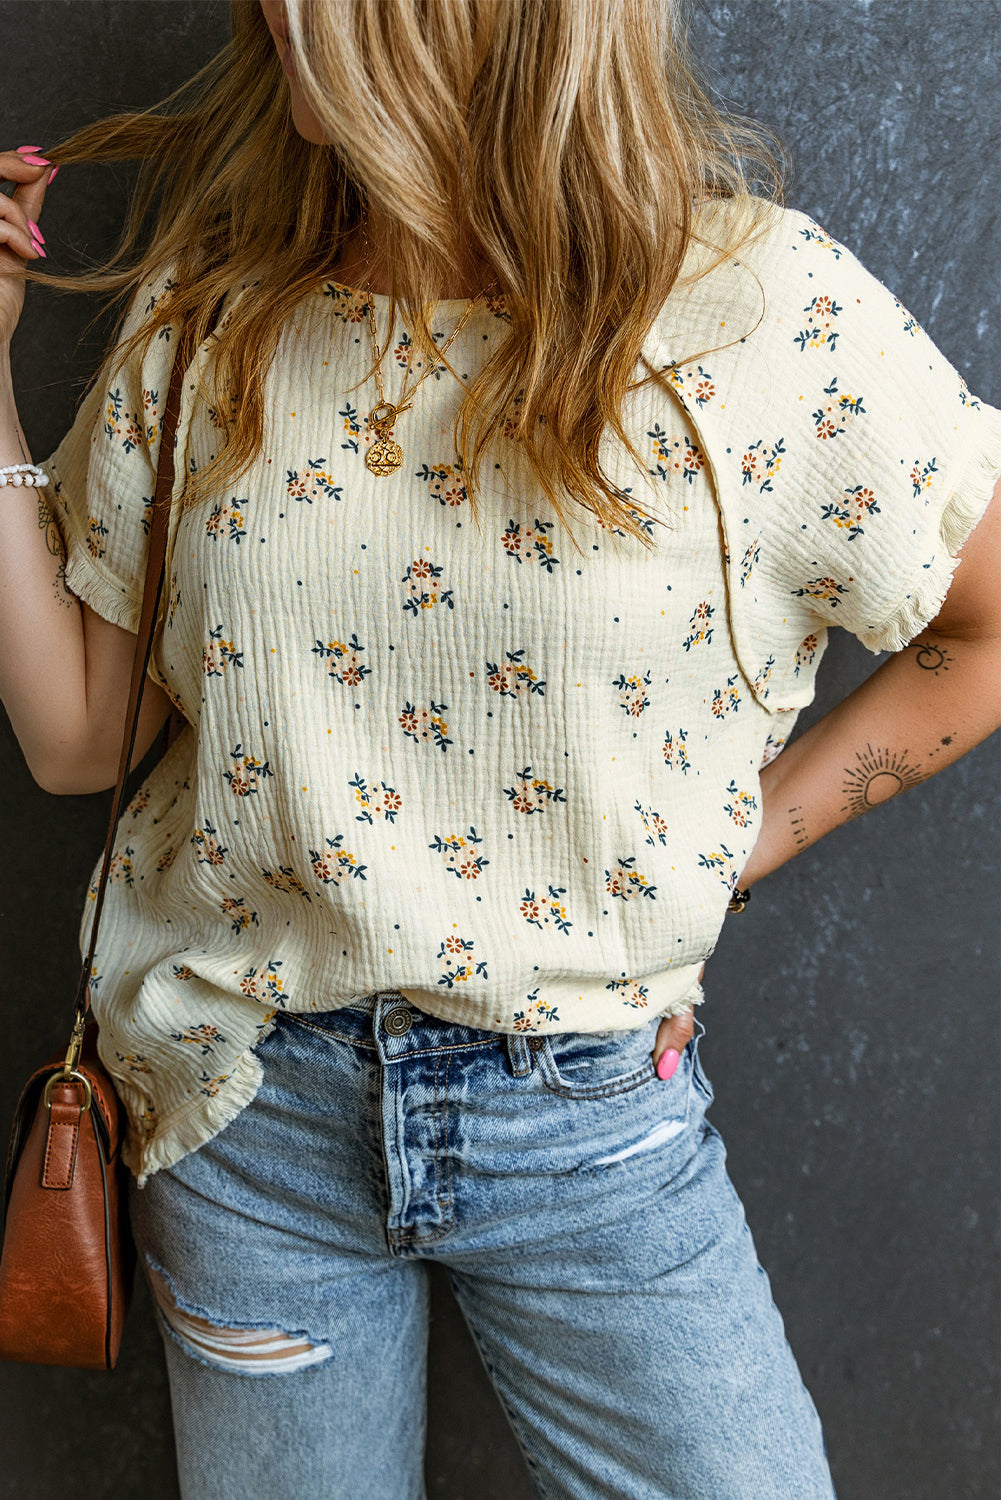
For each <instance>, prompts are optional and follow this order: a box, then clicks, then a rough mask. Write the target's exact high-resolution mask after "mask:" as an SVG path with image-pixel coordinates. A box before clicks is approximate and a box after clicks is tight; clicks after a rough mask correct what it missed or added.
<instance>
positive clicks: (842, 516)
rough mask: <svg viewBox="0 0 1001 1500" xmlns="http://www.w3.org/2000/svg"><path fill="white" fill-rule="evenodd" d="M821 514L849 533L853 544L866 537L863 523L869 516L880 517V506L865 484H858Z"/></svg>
mask: <svg viewBox="0 0 1001 1500" xmlns="http://www.w3.org/2000/svg"><path fill="white" fill-rule="evenodd" d="M912 478H913V476H912ZM820 514H821V518H822V519H823V520H825V521H833V522H834V524H835V526H839V527H840V528H841V530H842V531H844V532H847V537H846V540H847V541H849V542H853V541H854V540H855V538H856V537H857V536H864V535H865V528H864V527H863V525H862V522H863V520H865V518H866V517H867V516H875V515H878V514H879V506H878V505H877V504H876V496H875V495H874V494H873V492H872V490H870V489H868V488H867V487H866V486H865V485H863V484H856V485H852V486H851V487H850V488H848V489H845V490H843V491H842V497H841V499H840V500H832V501H831V502H830V503H829V504H827V505H822V506H821V507H820Z"/></svg>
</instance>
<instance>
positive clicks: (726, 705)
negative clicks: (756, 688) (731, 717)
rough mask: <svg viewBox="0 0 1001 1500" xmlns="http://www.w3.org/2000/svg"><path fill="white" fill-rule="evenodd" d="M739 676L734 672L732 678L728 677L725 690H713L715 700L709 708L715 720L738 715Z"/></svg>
mask: <svg viewBox="0 0 1001 1500" xmlns="http://www.w3.org/2000/svg"><path fill="white" fill-rule="evenodd" d="M739 675H740V674H739V673H737V672H734V674H733V676H732V677H728V678H727V679H726V687H725V688H713V700H712V703H711V704H710V705H709V708H710V711H711V712H712V715H713V718H714V719H722V718H724V717H725V716H726V715H727V714H730V713H734V714H735V713H737V712H738V710H739V709H740V693H739V691H738V689H737V678H738V676H739Z"/></svg>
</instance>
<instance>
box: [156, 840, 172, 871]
mask: <svg viewBox="0 0 1001 1500" xmlns="http://www.w3.org/2000/svg"><path fill="white" fill-rule="evenodd" d="M176 858H177V849H176V848H175V847H174V846H173V845H171V847H170V848H169V849H165V850H164V851H163V853H162V854H161V855H160V857H159V859H158V860H157V862H156V869H158V870H169V869H170V867H171V865H172V864H173V863H174V860H175V859H176Z"/></svg>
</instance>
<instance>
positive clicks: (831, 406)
mask: <svg viewBox="0 0 1001 1500" xmlns="http://www.w3.org/2000/svg"><path fill="white" fill-rule="evenodd" d="M824 395H825V396H828V397H829V398H830V399H829V400H828V401H825V402H824V405H823V406H821V407H820V408H819V409H818V410H817V411H815V412H814V414H813V423H814V428H815V430H816V435H817V437H818V438H820V439H821V440H822V441H826V440H827V439H829V438H836V437H840V436H841V434H842V433H843V432H845V431H847V428H848V424H849V422H851V420H852V418H853V417H864V416H865V415H866V409H865V407H864V406H863V405H862V397H861V396H851V395H849V394H848V392H847V391H844V392H842V391H839V390H838V377H837V376H836V375H835V377H834V379H833V380H832V381H831V383H830V385H825V386H824Z"/></svg>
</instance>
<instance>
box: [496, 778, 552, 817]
mask: <svg viewBox="0 0 1001 1500" xmlns="http://www.w3.org/2000/svg"><path fill="white" fill-rule="evenodd" d="M504 795H505V797H507V798H509V799H510V801H511V802H512V803H513V805H514V810H515V812H520V813H526V814H529V815H531V814H532V813H537V812H543V811H544V810H545V809H546V808H547V807H548V806H549V805H550V803H552V802H565V801H566V800H567V799H566V794H565V793H564V790H563V788H562V787H561V786H553V785H552V784H551V783H550V782H548V781H543V780H542V778H541V777H539V776H533V775H532V768H531V766H526V767H525V769H524V770H523V771H519V772H517V773H516V775H515V778H514V786H513V787H512V786H506V787H505V788H504Z"/></svg>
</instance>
